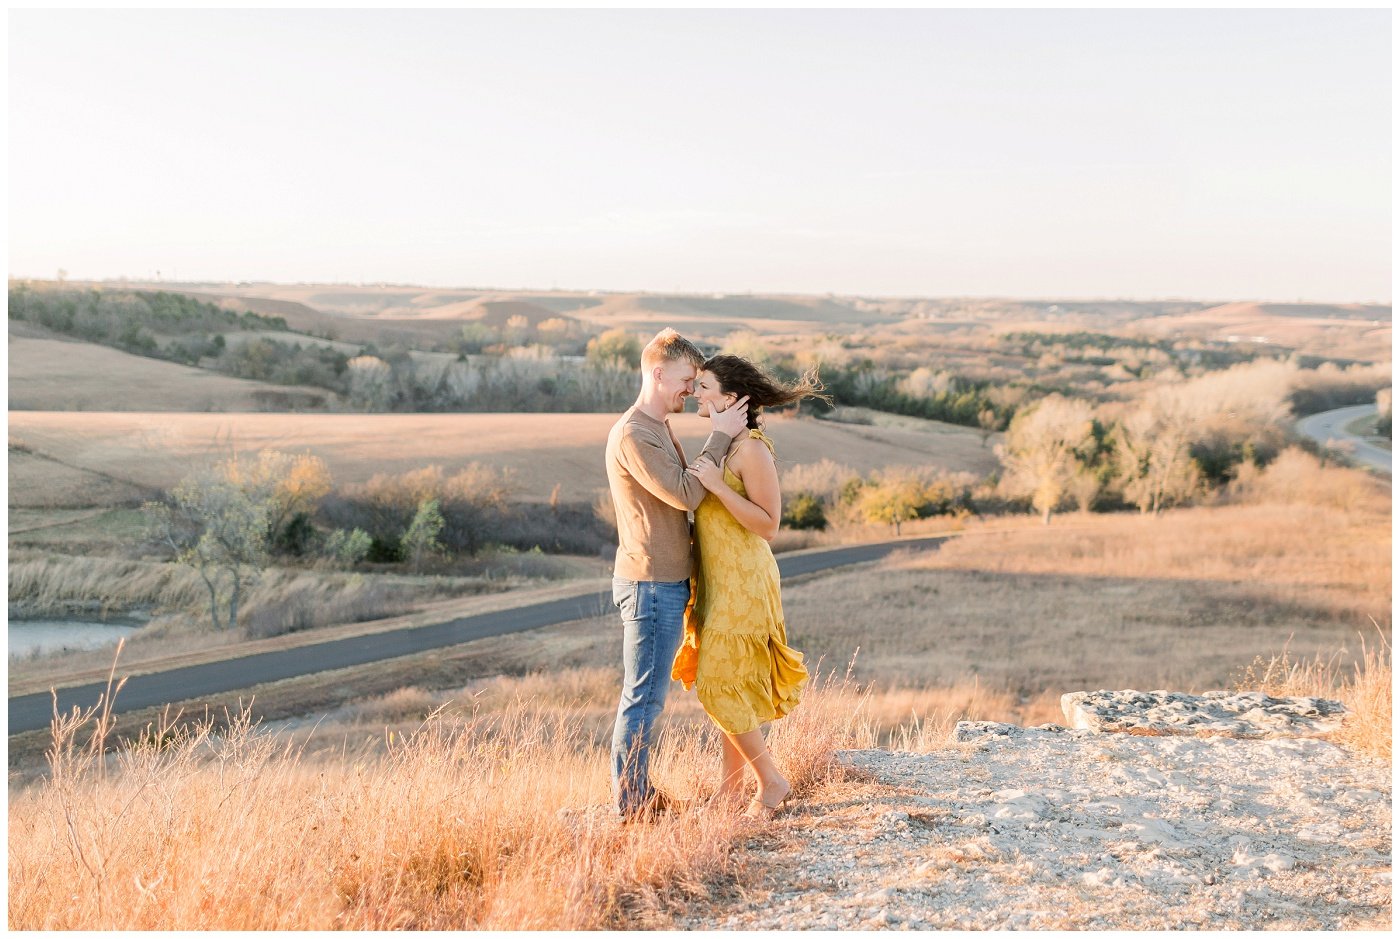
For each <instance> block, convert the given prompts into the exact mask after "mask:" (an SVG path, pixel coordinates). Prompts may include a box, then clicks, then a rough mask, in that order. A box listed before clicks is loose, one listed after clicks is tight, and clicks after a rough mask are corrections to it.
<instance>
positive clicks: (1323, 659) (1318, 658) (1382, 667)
mask: <svg viewBox="0 0 1400 939" xmlns="http://www.w3.org/2000/svg"><path fill="white" fill-rule="evenodd" d="M1360 640H1361V641H1360V646H1361V654H1360V656H1359V658H1358V659H1357V660H1356V661H1355V662H1354V663H1353V664H1352V666H1351V668H1350V669H1349V670H1348V669H1347V668H1345V667H1343V666H1342V665H1341V664H1340V659H1341V655H1340V654H1339V653H1336V654H1333V655H1330V656H1323V655H1320V654H1318V655H1314V656H1313V658H1311V659H1300V658H1297V657H1296V656H1295V655H1294V654H1293V653H1292V652H1291V651H1289V650H1288V649H1287V648H1285V649H1284V651H1283V652H1281V653H1279V654H1277V655H1272V656H1270V657H1269V658H1268V659H1267V660H1266V659H1264V658H1263V657H1262V656H1261V657H1259V658H1257V659H1255V660H1254V663H1253V664H1252V665H1250V666H1249V667H1248V668H1247V669H1246V670H1245V674H1244V678H1243V679H1242V680H1241V681H1240V682H1239V685H1238V687H1239V689H1240V690H1241V691H1262V692H1264V693H1266V694H1270V695H1275V696H1283V697H1291V696H1303V697H1316V698H1330V699H1332V700H1336V701H1341V702H1342V704H1344V705H1346V707H1347V715H1346V717H1345V719H1344V720H1343V722H1342V729H1341V730H1340V731H1339V732H1337V733H1336V734H1335V737H1336V739H1337V740H1338V741H1339V742H1341V743H1344V744H1346V745H1348V746H1350V747H1353V748H1355V749H1357V750H1360V751H1362V752H1363V753H1369V754H1372V755H1373V756H1377V757H1379V758H1381V759H1383V760H1386V761H1387V762H1389V760H1390V748H1391V712H1392V686H1393V681H1392V679H1393V676H1392V673H1391V663H1390V642H1389V640H1387V639H1386V637H1385V635H1384V634H1381V633H1380V631H1379V629H1377V636H1376V637H1375V638H1374V639H1373V640H1372V641H1370V642H1367V640H1366V636H1365V634H1362V635H1361V637H1360Z"/></svg>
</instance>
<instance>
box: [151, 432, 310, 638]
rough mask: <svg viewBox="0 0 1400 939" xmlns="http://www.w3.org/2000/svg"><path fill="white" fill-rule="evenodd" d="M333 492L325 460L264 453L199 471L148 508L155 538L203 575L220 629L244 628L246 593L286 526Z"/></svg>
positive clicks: (264, 565) (265, 563) (211, 607)
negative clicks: (242, 611)
mask: <svg viewBox="0 0 1400 939" xmlns="http://www.w3.org/2000/svg"><path fill="white" fill-rule="evenodd" d="M329 490H330V474H329V472H328V471H327V470H326V467H325V464H324V463H323V462H322V461H321V460H320V459H319V458H318V457H313V456H310V455H301V456H290V455H288V454H285V453H279V452H277V451H273V450H265V451H263V452H261V453H259V454H258V455H257V457H255V458H252V459H249V458H246V457H245V458H240V457H237V456H234V457H230V458H228V459H227V460H223V461H222V462H219V463H217V464H215V465H213V466H209V467H205V468H203V469H200V470H196V471H195V472H193V473H190V474H189V475H187V476H186V477H185V478H184V479H182V480H180V482H179V483H178V484H177V485H176V486H175V488H174V489H172V490H171V491H170V494H169V496H168V498H167V499H166V500H165V501H164V502H147V503H146V504H145V505H144V506H143V509H144V511H145V513H146V519H147V524H148V525H149V527H150V530H151V533H152V534H153V535H154V537H155V538H156V539H157V540H159V541H160V542H162V543H164V544H165V545H167V546H168V547H169V548H170V549H171V550H172V551H173V552H174V555H175V559H176V560H177V561H178V562H179V563H181V564H187V565H189V566H190V567H192V568H194V569H195V571H196V572H197V573H198V574H199V576H200V579H201V580H202V581H203V583H204V586H205V589H206V590H207V591H208V593H209V617H210V620H211V622H212V623H213V624H214V628H215V629H229V628H232V627H235V626H237V625H238V611H239V607H240V605H241V602H242V598H243V595H244V593H245V592H246V590H247V589H248V588H249V587H250V586H252V584H254V583H255V582H256V581H257V579H258V577H259V575H260V574H261V572H262V571H263V569H264V568H266V567H267V565H268V563H269V560H270V555H271V551H272V545H273V541H274V538H275V536H276V535H277V534H278V532H279V531H280V530H281V528H280V526H283V525H284V524H285V523H286V520H287V519H289V518H294V517H296V516H297V514H298V513H303V512H304V513H307V514H309V513H310V512H312V511H314V509H315V506H316V503H317V502H318V501H319V500H320V499H321V497H322V496H324V495H325V494H326V493H327V492H328V491H329Z"/></svg>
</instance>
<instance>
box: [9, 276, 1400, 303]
mask: <svg viewBox="0 0 1400 939" xmlns="http://www.w3.org/2000/svg"><path fill="white" fill-rule="evenodd" d="M9 279H10V280H11V281H26V282H37V283H44V284H58V285H72V284H101V285H104V286H106V285H109V284H112V285H117V286H132V285H136V286H142V287H145V286H149V285H155V286H158V287H172V288H174V287H187V288H188V287H200V286H209V287H258V286H266V287H357V288H360V289H370V288H379V289H387V288H399V287H408V288H414V289H418V290H441V291H454V290H461V291H478V292H481V293H498V294H551V293H557V294H606V295H615V296H632V295H637V296H655V297H705V298H715V299H730V298H734V297H834V298H838V299H845V298H850V299H857V300H891V301H898V300H975V301H993V300H1007V301H1012V302H1017V303H1201V304H1209V305H1212V306H1224V305H1226V304H1230V303H1258V304H1263V305H1270V306H1338V307H1341V306H1383V307H1390V306H1391V302H1390V301H1389V300H1333V299H1319V298H1311V297H1307V298H1298V299H1289V300H1284V299H1279V298H1275V297H1242V296H1241V297H1205V296H1160V297H1141V296H1098V297H1091V296H1043V295H1031V294H1028V295H1025V296H1016V295H1012V294H877V293H838V292H835V291H830V290H826V291H821V292H799V291H765V290H738V291H724V290H628V289H619V288H610V287H521V286H514V287H511V286H499V285H480V284H427V283H417V282H413V281H387V280H374V281H353V280H340V281H335V280H269V279H266V278H259V279H255V280H203V279H202V280H188V279H184V278H181V279H180V280H174V279H170V280H151V279H146V278H140V277H128V276H119V277H103V278H93V277H73V276H71V275H69V276H66V277H65V278H64V279H63V280H62V281H59V280H57V279H55V278H53V277H26V276H23V275H19V274H11V275H10V277H9Z"/></svg>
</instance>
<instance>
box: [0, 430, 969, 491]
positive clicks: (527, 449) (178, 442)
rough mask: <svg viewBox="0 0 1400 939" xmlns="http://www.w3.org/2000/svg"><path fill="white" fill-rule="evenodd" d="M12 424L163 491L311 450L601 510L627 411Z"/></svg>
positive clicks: (24, 434)
mask: <svg viewBox="0 0 1400 939" xmlns="http://www.w3.org/2000/svg"><path fill="white" fill-rule="evenodd" d="M9 419H10V434H11V436H12V439H17V440H20V441H22V442H23V444H24V446H26V447H28V448H30V450H32V451H33V453H32V454H30V455H26V456H28V457H29V459H30V461H31V462H32V461H35V460H38V459H39V458H40V457H48V458H50V459H51V460H58V461H61V462H62V463H64V464H66V465H68V466H70V467H74V468H76V469H75V470H74V472H77V471H97V472H101V473H103V474H109V475H110V476H111V477H115V478H117V479H120V480H123V481H128V482H130V483H133V484H136V485H138V486H144V487H148V488H154V489H168V488H170V487H171V486H173V485H174V484H175V483H176V482H178V481H179V479H180V478H181V477H182V476H184V475H185V474H186V473H187V472H189V471H190V470H191V469H192V468H194V467H195V466H196V465H198V464H200V463H202V462H205V461H207V460H209V459H210V458H223V457H226V456H227V455H228V453H229V451H230V450H232V449H237V450H239V451H241V452H249V453H252V452H257V451H259V450H263V449H272V450H283V451H286V452H295V453H300V452H302V451H307V450H309V451H310V452H311V453H312V454H314V455H316V456H319V457H321V458H322V459H324V460H325V461H326V465H327V466H328V467H329V468H330V471H331V474H332V476H333V477H334V479H335V481H336V483H337V484H338V485H345V484H349V483H363V482H366V481H367V480H369V478H370V477H372V476H374V475H375V474H377V473H390V474H398V473H403V472H408V471H413V470H420V469H422V467H424V466H426V465H430V464H436V465H440V466H443V467H444V468H445V469H447V470H448V472H449V474H450V473H451V472H452V471H454V470H455V469H456V468H458V467H460V466H463V465H465V464H467V463H471V462H478V463H481V464H483V465H485V466H488V467H491V468H493V469H496V470H506V471H509V473H510V482H511V483H512V485H513V488H514V489H515V492H516V494H517V497H518V498H520V499H522V500H524V501H534V502H545V501H547V500H548V499H549V498H550V495H551V493H552V492H553V491H554V488H555V486H556V485H557V486H558V487H559V497H560V498H561V499H563V500H564V501H568V502H592V501H593V499H594V498H595V497H596V495H597V493H598V491H599V490H602V489H606V488H607V478H606V476H605V474H604V467H603V449H604V445H605V443H606V442H607V436H608V430H609V429H610V428H611V427H612V425H613V423H614V422H615V421H616V420H617V415H615V414H176V413H159V414H142V413H121V414H94V413H63V412H38V411H11V412H10V418H9ZM673 421H674V426H675V427H676V433H677V436H679V437H680V439H681V442H682V443H683V444H684V445H685V447H686V451H687V452H688V453H697V452H699V449H700V447H701V446H702V445H703V443H704V439H705V436H706V434H707V428H708V425H709V422H708V421H707V420H705V419H702V418H700V417H698V416H696V415H694V414H686V415H677V416H676V417H675V418H673ZM943 426H947V425H943ZM768 429H769V431H770V434H771V436H772V437H773V440H774V442H775V444H776V446H777V450H778V457H779V461H780V462H779V466H780V468H781V467H785V466H788V465H792V464H800V463H809V462H816V461H817V460H820V459H821V458H822V457H824V456H827V455H829V454H832V453H840V454H843V455H844V456H843V459H845V460H846V461H847V462H850V463H851V464H852V465H853V467H854V468H855V469H856V470H858V471H861V472H867V471H869V470H872V469H875V468H879V467H884V466H911V465H932V466H937V467H941V468H945V469H948V470H955V471H962V470H967V471H972V472H976V473H985V472H987V471H989V470H991V469H992V468H994V466H995V465H996V457H995V455H994V454H993V453H992V452H991V451H990V450H987V449H984V448H983V447H982V446H981V444H980V441H979V438H978V435H977V432H976V431H975V430H972V429H969V428H951V427H949V429H948V431H947V433H942V434H936V435H935V434H931V433H926V432H923V431H914V430H906V429H900V428H885V427H864V426H856V425H841V424H834V423H831V422H827V421H812V420H797V419H786V418H776V417H775V418H773V419H772V420H770V422H769V425H768ZM26 465H28V464H27V463H26ZM11 472H12V476H11V484H10V504H11V505H12V506H18V507H46V506H51V505H64V506H67V505H78V504H82V505H89V504H96V503H94V502H92V501H86V502H80V503H79V502H74V501H72V500H73V499H74V498H75V497H76V493H74V492H71V491H70V490H72V489H74V487H75V486H76V485H77V482H76V481H72V480H70V481H68V483H69V484H68V486H67V488H66V489H64V491H63V492H62V493H58V492H56V491H54V488H53V487H52V486H49V485H48V483H47V481H46V478H45V475H44V473H43V472H41V471H40V470H39V469H37V468H36V469H35V471H33V472H29V473H27V474H26V475H24V476H22V477H16V476H14V475H13V473H14V467H13V466H12V469H11ZM60 496H61V497H62V498H61V499H60V498H59V497H60ZM56 500H57V501H56ZM64 500H66V501H64Z"/></svg>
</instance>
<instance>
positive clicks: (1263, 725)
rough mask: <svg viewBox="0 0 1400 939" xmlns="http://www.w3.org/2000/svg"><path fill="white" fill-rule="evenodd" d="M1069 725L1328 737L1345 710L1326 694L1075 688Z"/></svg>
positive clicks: (1156, 733) (1067, 702)
mask: <svg viewBox="0 0 1400 939" xmlns="http://www.w3.org/2000/svg"><path fill="white" fill-rule="evenodd" d="M1060 708H1061V709H1062V710H1063V711H1064V713H1065V719H1066V720H1067V721H1068V722H1069V726H1070V727H1073V728H1076V729H1082V730H1093V731H1098V732H1102V733H1127V734H1136V735H1140V736H1149V737H1162V736H1169V735H1170V736H1190V737H1237V738H1240V739H1246V740H1265V739H1271V738H1278V737H1324V736H1326V735H1327V734H1329V733H1331V732H1333V731H1335V730H1337V729H1338V728H1339V727H1340V726H1341V720H1342V715H1343V714H1344V713H1345V712H1346V708H1345V707H1343V706H1342V704H1341V702H1338V701H1329V700H1327V699H1326V698H1274V697H1270V696H1269V695H1266V694H1263V693H1262V692H1258V691H1249V692H1242V693H1235V694H1232V693H1230V692H1227V691H1208V692H1206V693H1205V694H1201V695H1193V694H1182V693H1180V692H1173V691H1076V692H1072V693H1071V694H1067V695H1065V696H1064V697H1062V698H1061V699H1060Z"/></svg>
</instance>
